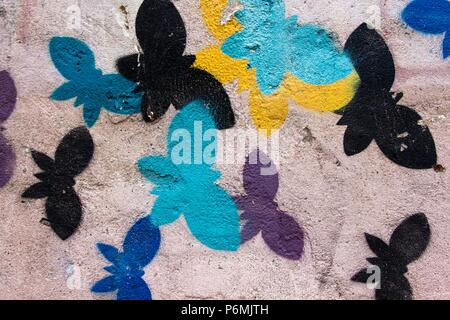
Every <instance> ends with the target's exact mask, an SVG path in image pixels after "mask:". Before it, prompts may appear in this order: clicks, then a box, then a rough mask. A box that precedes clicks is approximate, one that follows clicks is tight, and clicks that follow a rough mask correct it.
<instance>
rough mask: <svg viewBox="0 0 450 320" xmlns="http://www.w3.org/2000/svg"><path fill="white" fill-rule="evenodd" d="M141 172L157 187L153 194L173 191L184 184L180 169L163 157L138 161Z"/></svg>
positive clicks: (151, 157) (150, 157) (152, 157)
mask: <svg viewBox="0 0 450 320" xmlns="http://www.w3.org/2000/svg"><path fill="white" fill-rule="evenodd" d="M138 168H139V172H140V173H141V174H142V175H143V176H144V177H145V178H146V179H147V180H148V181H150V182H151V183H153V184H155V185H156V188H155V189H154V190H153V192H152V193H153V194H159V191H158V190H160V191H165V190H170V189H173V188H174V186H177V185H179V184H180V183H182V182H183V177H182V176H181V173H180V171H179V170H178V167H177V166H176V165H175V164H174V163H173V162H172V161H171V160H170V159H169V158H166V157H162V156H149V157H145V158H142V159H140V160H139V161H138Z"/></svg>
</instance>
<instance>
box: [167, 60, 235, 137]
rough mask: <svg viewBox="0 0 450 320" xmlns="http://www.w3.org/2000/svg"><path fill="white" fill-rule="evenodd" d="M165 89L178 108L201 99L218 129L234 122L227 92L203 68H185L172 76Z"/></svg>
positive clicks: (230, 125)
mask: <svg viewBox="0 0 450 320" xmlns="http://www.w3.org/2000/svg"><path fill="white" fill-rule="evenodd" d="M165 90H166V94H167V95H168V96H169V97H171V99H172V103H173V104H174V106H175V107H176V108H177V109H178V110H180V109H181V108H183V107H184V106H186V105H187V104H189V103H191V102H194V101H196V100H201V101H203V102H204V103H205V106H206V108H207V109H209V110H210V112H211V115H212V116H213V118H214V122H215V124H216V127H217V129H219V130H224V129H229V128H231V127H233V126H234V125H235V123H236V119H235V116H234V112H233V109H232V108H231V102H230V98H229V97H228V94H227V92H226V91H225V89H224V88H223V86H222V84H221V83H220V82H219V81H217V80H216V79H215V78H214V77H213V76H212V75H211V74H209V73H208V72H206V71H204V70H200V69H197V68H189V69H187V70H186V72H184V73H181V74H179V75H177V76H176V77H173V78H172V79H171V80H170V82H168V83H167V87H166V89H165Z"/></svg>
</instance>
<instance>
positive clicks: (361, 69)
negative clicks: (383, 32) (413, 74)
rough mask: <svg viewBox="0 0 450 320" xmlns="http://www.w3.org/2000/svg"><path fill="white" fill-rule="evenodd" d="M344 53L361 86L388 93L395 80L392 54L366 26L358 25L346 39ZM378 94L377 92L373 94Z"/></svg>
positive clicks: (377, 35)
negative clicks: (359, 79) (350, 61)
mask: <svg viewBox="0 0 450 320" xmlns="http://www.w3.org/2000/svg"><path fill="white" fill-rule="evenodd" d="M345 52H347V54H348V55H349V56H350V58H351V60H352V62H353V66H354V68H355V69H356V71H357V72H358V74H359V77H360V78H361V86H363V87H364V88H369V89H370V90H374V91H376V90H383V91H386V92H389V91H390V89H391V88H392V85H393V83H394V79H395V66H394V59H393V57H392V54H391V52H390V50H389V47H388V46H387V44H386V42H385V41H384V40H383V38H382V37H381V36H380V35H379V34H378V33H377V31H376V30H375V29H369V27H368V26H367V24H365V23H364V24H362V25H360V26H359V27H358V28H357V29H356V30H355V31H354V32H353V33H352V34H351V35H350V37H349V38H348V40H347V42H346V44H345ZM375 93H376V94H379V91H378V92H375Z"/></svg>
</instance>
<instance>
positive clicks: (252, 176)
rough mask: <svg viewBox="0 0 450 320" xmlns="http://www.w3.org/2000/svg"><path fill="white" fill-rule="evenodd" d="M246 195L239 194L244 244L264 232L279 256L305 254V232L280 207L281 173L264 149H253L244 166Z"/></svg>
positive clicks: (291, 256) (295, 258) (300, 255)
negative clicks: (277, 196) (278, 202)
mask: <svg viewBox="0 0 450 320" xmlns="http://www.w3.org/2000/svg"><path fill="white" fill-rule="evenodd" d="M243 176H244V188H245V191H246V193H247V194H246V195H243V196H239V197H235V201H236V204H237V205H238V208H239V210H241V211H243V214H242V215H241V219H242V220H244V221H245V224H244V226H243V228H242V231H241V243H242V244H244V243H246V242H247V241H249V240H251V239H253V238H254V237H255V236H256V235H258V234H259V233H260V232H261V235H262V237H263V239H264V241H265V242H266V243H267V245H268V246H269V247H270V249H272V250H273V251H274V252H275V253H276V254H277V255H279V256H281V257H284V258H287V259H291V260H298V259H300V258H301V257H302V255H303V248H304V232H303V230H302V229H301V228H300V226H299V225H298V223H297V222H296V221H295V219H293V218H292V217H290V216H289V215H288V214H287V213H285V212H283V211H281V210H280V209H279V208H278V204H277V203H276V202H275V196H276V194H277V192H278V186H279V180H278V179H279V176H278V171H277V169H276V166H275V164H274V163H273V162H272V160H271V159H270V158H269V157H268V156H267V155H266V154H264V153H263V152H262V151H259V150H256V151H254V152H252V153H251V154H250V155H249V156H248V158H247V161H246V163H245V166H244V172H243Z"/></svg>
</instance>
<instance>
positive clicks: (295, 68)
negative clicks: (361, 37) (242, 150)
mask: <svg viewBox="0 0 450 320" xmlns="http://www.w3.org/2000/svg"><path fill="white" fill-rule="evenodd" d="M240 2H241V3H242V5H243V8H244V9H242V10H240V11H238V12H237V13H236V14H235V15H236V17H237V19H238V20H239V22H240V23H241V24H242V25H243V27H244V30H243V31H241V32H238V33H236V34H234V35H233V36H231V37H230V38H228V39H227V40H226V41H225V43H224V44H223V46H222V51H223V52H224V53H225V54H227V55H229V56H230V57H232V58H234V59H247V60H248V61H249V64H248V66H249V68H256V77H257V81H258V84H259V87H260V89H261V91H262V92H263V93H264V94H266V95H269V94H272V93H274V92H275V91H276V90H277V89H278V87H279V86H280V84H281V82H282V81H283V79H284V76H285V74H286V72H290V73H292V74H293V75H294V76H296V77H297V78H299V79H301V80H303V81H305V82H307V83H311V84H317V85H323V84H330V83H333V82H336V81H338V80H340V79H343V78H345V77H347V76H348V75H349V74H350V73H351V72H352V70H353V67H352V63H351V61H350V59H349V58H348V57H347V55H345V53H343V52H342V51H340V50H339V49H338V48H337V46H336V43H335V41H334V39H333V38H332V37H331V35H330V34H329V33H327V32H326V31H325V30H324V29H323V28H321V27H320V26H317V25H312V24H305V25H298V24H297V17H296V16H292V17H289V18H285V7H284V2H283V1H282V0H241V1H240Z"/></svg>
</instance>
